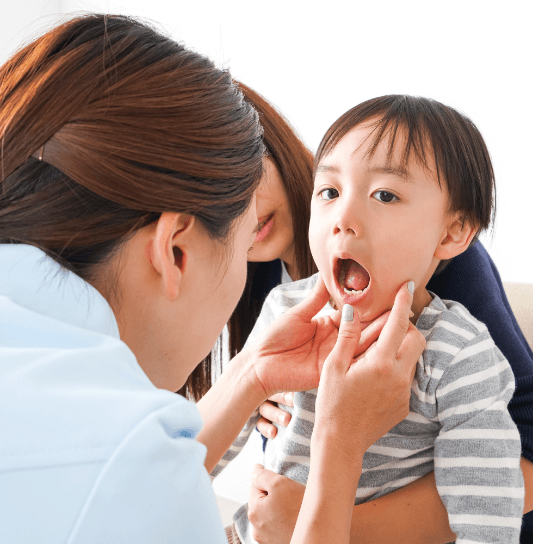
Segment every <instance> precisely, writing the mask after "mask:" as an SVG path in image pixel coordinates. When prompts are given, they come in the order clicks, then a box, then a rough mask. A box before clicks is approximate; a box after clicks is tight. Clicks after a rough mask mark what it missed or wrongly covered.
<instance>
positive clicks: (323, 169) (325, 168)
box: [316, 164, 339, 174]
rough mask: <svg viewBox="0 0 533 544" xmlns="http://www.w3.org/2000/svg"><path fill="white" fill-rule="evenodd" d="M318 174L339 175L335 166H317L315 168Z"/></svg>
mask: <svg viewBox="0 0 533 544" xmlns="http://www.w3.org/2000/svg"><path fill="white" fill-rule="evenodd" d="M316 171H317V173H318V172H336V173H337V174H338V173H339V169H338V168H337V167H336V166H330V165H329V164H319V165H318V166H317V168H316Z"/></svg>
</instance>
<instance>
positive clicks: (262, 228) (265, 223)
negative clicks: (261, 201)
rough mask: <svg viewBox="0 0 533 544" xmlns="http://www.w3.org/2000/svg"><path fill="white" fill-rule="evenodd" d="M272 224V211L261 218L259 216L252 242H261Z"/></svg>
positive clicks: (268, 232)
mask: <svg viewBox="0 0 533 544" xmlns="http://www.w3.org/2000/svg"><path fill="white" fill-rule="evenodd" d="M273 225H274V213H271V214H270V215H265V216H263V217H261V218H259V223H258V226H257V234H256V235H255V240H254V244H256V243H259V242H262V241H263V240H264V239H265V238H266V237H267V236H268V235H269V234H270V231H271V230H272V226H273Z"/></svg>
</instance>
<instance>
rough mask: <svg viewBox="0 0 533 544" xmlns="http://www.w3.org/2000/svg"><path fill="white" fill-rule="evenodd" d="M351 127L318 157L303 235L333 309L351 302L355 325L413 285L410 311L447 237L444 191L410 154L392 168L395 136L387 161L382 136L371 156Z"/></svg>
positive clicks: (418, 303) (398, 151) (398, 147)
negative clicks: (406, 160)
mask: <svg viewBox="0 0 533 544" xmlns="http://www.w3.org/2000/svg"><path fill="white" fill-rule="evenodd" d="M370 132H371V128H370V127H369V126H368V125H366V124H363V125H359V126H357V127H355V128H354V129H352V130H351V131H350V132H349V133H348V134H346V135H345V136H344V137H343V138H342V139H341V140H340V141H339V142H338V144H337V145H336V146H335V147H334V148H333V149H332V150H331V151H330V153H329V154H328V155H325V156H324V157H322V160H321V161H320V164H319V166H318V169H317V174H316V177H315V187H314V192H313V200H312V204H311V223H310V226H309V240H310V245H311V251H312V254H313V257H314V259H315V262H316V264H317V266H318V269H319V271H320V273H321V275H322V277H323V278H324V282H325V284H326V286H327V288H328V290H329V292H330V294H331V296H332V298H333V299H334V301H335V303H336V304H337V307H339V308H341V307H342V306H343V305H344V304H351V305H353V306H354V307H355V308H356V309H357V312H358V314H359V318H360V319H361V322H362V324H363V325H364V324H365V323H367V322H370V321H372V320H374V319H375V318H377V317H378V316H380V315H381V314H382V313H383V312H385V311H387V310H389V309H390V308H392V304H393V302H394V297H395V294H396V293H397V291H398V289H399V288H400V286H401V285H402V284H403V283H404V282H406V281H409V280H412V281H414V282H415V286H416V290H415V297H414V302H413V311H414V312H415V314H416V315H418V314H419V313H420V312H421V311H422V309H423V307H424V306H426V305H427V303H428V302H429V300H428V297H429V295H428V293H427V291H426V289H425V286H426V284H427V282H428V281H429V279H430V277H431V276H432V274H433V272H434V270H435V268H436V267H437V265H438V263H439V259H437V258H436V257H435V256H434V253H435V251H436V249H437V247H438V246H439V244H440V243H441V241H442V240H443V239H445V238H446V236H447V226H448V225H449V223H450V221H451V218H450V216H449V215H448V214H447V213H446V211H447V208H448V193H447V191H446V189H445V187H444V184H443V187H442V189H441V188H440V187H439V184H438V181H437V178H436V175H434V171H435V170H434V168H431V171H428V170H427V169H425V168H424V166H422V165H421V164H419V163H418V161H417V160H416V159H415V157H414V153H411V156H410V160H409V163H408V165H407V166H408V168H407V172H400V171H399V165H400V159H401V155H402V152H403V144H404V140H403V137H400V138H398V136H397V138H396V143H395V148H394V153H393V156H392V158H391V160H390V162H389V163H387V149H388V138H387V137H385V138H384V139H383V140H382V142H381V143H380V145H379V147H378V149H377V150H376V152H375V153H374V155H373V156H372V158H371V159H368V157H365V153H366V152H367V150H368V146H369V145H370V142H371V141H372V139H373V137H370V138H369V139H368V140H367V141H365V138H366V137H367V136H368V135H369V134H370Z"/></svg>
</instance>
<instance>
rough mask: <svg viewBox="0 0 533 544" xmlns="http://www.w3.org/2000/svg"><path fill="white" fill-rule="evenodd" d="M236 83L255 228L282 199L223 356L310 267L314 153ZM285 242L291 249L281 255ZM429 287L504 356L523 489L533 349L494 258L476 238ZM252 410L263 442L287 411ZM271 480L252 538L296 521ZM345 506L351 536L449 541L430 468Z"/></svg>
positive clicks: (530, 530)
mask: <svg viewBox="0 0 533 544" xmlns="http://www.w3.org/2000/svg"><path fill="white" fill-rule="evenodd" d="M239 85H240V88H241V89H242V90H243V92H244V95H245V98H246V100H247V101H249V102H250V103H251V104H252V105H253V106H254V107H255V108H256V110H257V111H258V113H259V118H260V122H261V123H262V125H263V127H264V142H265V146H266V147H267V150H268V158H269V159H270V161H271V166H270V168H268V167H267V169H266V174H265V176H264V178H263V181H262V183H261V185H260V187H259V189H258V191H257V209H258V216H259V220H260V226H263V229H264V230H267V227H268V219H272V218H271V217H270V214H271V212H272V204H271V202H277V203H279V202H281V203H282V204H285V208H286V209H290V213H288V214H285V215H284V216H282V218H281V221H279V222H278V225H279V223H281V228H280V229H279V230H278V231H276V230H275V226H277V225H276V221H275V215H274V221H273V223H274V227H273V228H271V229H269V230H268V232H267V233H266V235H264V236H260V235H258V237H257V238H256V241H255V243H254V245H253V249H252V250H251V252H250V254H249V261H255V262H249V263H248V271H249V272H248V279H247V283H246V287H245V291H244V294H243V297H242V298H241V300H240V301H239V304H238V306H237V309H236V310H235V312H234V314H233V315H232V317H231V319H230V323H229V328H230V346H231V350H232V355H235V354H236V353H238V352H239V351H240V349H242V347H243V346H244V344H245V342H246V338H247V337H248V335H249V334H250V331H251V329H252V328H253V325H254V324H255V321H256V320H257V317H258V316H259V312H260V310H261V307H262V304H263V302H264V300H265V298H266V295H267V294H268V293H269V292H270V290H271V289H272V288H274V287H275V286H277V285H279V284H280V283H286V282H289V281H296V280H298V279H302V278H305V277H308V276H310V275H312V274H314V273H315V272H316V267H315V264H314V262H313V260H312V256H311V252H310V248H309V240H308V225H309V217H310V207H309V205H308V203H309V202H310V201H311V195H312V188H313V178H312V171H313V157H312V155H311V153H310V151H309V150H308V149H307V148H306V147H305V146H304V145H303V143H302V142H301V141H300V140H299V138H298V136H297V135H296V133H295V131H294V130H293V129H292V127H291V126H290V125H289V123H288V122H287V121H286V120H285V119H284V118H283V116H282V115H281V114H280V113H279V112H278V111H276V109H275V108H274V107H273V106H272V105H271V104H269V103H268V101H267V100H266V99H265V98H264V97H262V96H261V95H260V94H258V93H257V92H255V91H253V90H252V89H250V88H249V87H246V86H245V85H243V84H242V83H240V84H239ZM291 165H292V167H291ZM274 207H275V206H274ZM261 210H264V212H262V211H261ZM280 215H281V214H280ZM295 217H297V218H298V220H299V222H298V224H296V223H294V224H293V218H295ZM261 219H263V221H262V222H261ZM265 220H266V221H265ZM287 248H290V249H291V251H287ZM294 255H299V256H300V259H299V260H297V259H295V258H294ZM428 289H430V290H431V291H433V292H435V293H436V294H437V295H439V296H440V297H441V298H443V299H450V300H456V301H459V302H461V303H462V304H464V305H465V306H466V307H467V308H468V309H469V310H470V312H471V313H472V314H473V315H474V316H475V317H476V318H477V319H479V320H480V321H482V322H484V323H485V324H486V325H487V326H488V328H489V331H490V333H491V336H492V337H493V338H494V340H495V342H496V344H497V345H498V347H499V348H500V349H501V351H502V352H503V353H504V355H505V356H506V358H507V360H508V361H509V362H510V364H511V367H512V369H513V372H514V374H515V379H516V386H517V387H516V391H515V395H514V397H513V399H512V400H511V403H510V405H509V411H510V413H511V415H512V417H513V419H514V421H515V423H516V425H517V426H518V428H519V430H520V433H521V439H522V447H523V458H522V470H523V472H524V478H525V481H526V486H527V487H528V488H531V486H532V485H533V463H532V461H533V440H532V436H533V434H532V431H531V429H532V426H533V420H532V418H531V415H530V408H529V407H530V405H531V401H532V399H533V385H532V384H533V379H532V376H533V354H532V352H531V349H530V347H529V346H528V344H527V342H526V340H525V338H524V336H523V334H522V332H521V330H520V328H519V326H518V324H517V322H516V319H515V317H514V315H513V312H512V310H511V308H510V306H509V303H508V301H507V298H506V295H505V291H504V288H503V285H502V282H501V279H500V277H499V274H498V271H497V269H496V267H495V265H494V263H493V262H492V260H491V258H490V256H489V255H488V253H487V251H486V250H485V248H484V247H483V246H482V245H481V243H480V242H477V243H475V244H474V245H473V246H472V247H471V248H470V249H468V250H467V251H466V252H465V253H464V254H462V255H460V256H458V257H456V258H455V259H454V260H453V261H452V262H451V263H450V264H449V265H448V266H447V267H445V268H444V269H443V270H442V271H441V272H440V273H438V274H436V275H435V276H434V277H433V278H432V279H431V281H430V283H429V284H428ZM271 400H272V401H277V402H279V403H281V404H288V405H290V402H288V401H287V400H284V395H283V394H282V393H281V394H278V395H275V396H274V397H273V398H272V399H271ZM259 411H260V413H261V414H262V417H261V418H260V419H259V421H258V422H257V428H258V429H259V430H260V431H261V433H262V434H263V435H264V437H263V447H264V444H265V443H266V438H265V437H269V438H272V437H274V436H276V433H277V428H276V427H275V426H274V425H273V424H272V423H271V421H275V422H276V424H279V425H282V426H287V425H288V424H289V422H290V418H291V416H290V414H289V413H287V412H286V411H285V410H282V409H281V408H278V407H277V406H276V404H275V402H274V403H272V402H265V403H264V404H262V405H261V406H260V408H259ZM217 473H218V472H217ZM274 481H275V482H276V485H277V488H276V491H275V492H272V493H271V494H270V496H266V497H265V496H263V494H261V500H260V501H257V502H256V503H254V505H255V504H257V509H258V511H257V512H256V514H257V516H259V518H260V519H261V520H262V521H261V526H262V527H263V528H267V527H268V530H267V531H266V534H268V532H269V531H270V532H271V534H272V538H273V539H272V540H269V539H266V540H261V542H276V543H277V542H278V541H281V540H280V538H281V537H280V534H282V533H285V534H286V533H287V531H286V530H285V529H284V528H283V525H290V523H291V521H290V520H291V519H295V517H294V515H295V513H296V514H297V512H298V510H299V504H300V503H299V500H300V499H299V497H301V493H302V490H301V489H299V488H298V486H299V484H295V483H294V482H291V481H289V480H287V479H286V478H283V477H281V476H277V475H272V482H274ZM262 491H266V490H262ZM529 497H530V495H529V494H527V495H526V508H525V511H526V512H528V511H529V510H531V509H532V508H533V501H531V500H529V499H528V498H529ZM295 505H296V506H295ZM375 506H377V508H376V507H375ZM421 509H424V511H425V512H426V517H427V519H432V520H433V523H431V524H425V525H424V526H421V525H420V524H419V523H416V521H417V518H418V517H419V516H420V512H421ZM354 511H355V512H357V511H359V512H360V515H357V516H356V519H357V520H358V521H357V524H356V525H355V524H354V536H353V538H354V541H357V542H365V541H372V542H388V541H389V539H390V538H391V536H392V535H396V536H398V537H401V536H402V535H405V538H410V539H412V541H413V542H415V541H416V537H417V535H416V534H414V533H413V529H415V528H416V529H417V530H420V531H421V532H422V533H423V534H421V535H420V541H421V542H424V541H426V540H427V538H434V539H435V541H439V540H438V539H439V538H440V539H441V541H442V542H447V541H448V540H450V538H452V537H453V533H451V532H450V528H449V524H448V517H447V513H446V510H445V508H444V506H443V505H442V502H441V500H440V498H439V496H438V493H437V488H436V485H435V481H434V476H433V473H431V474H429V475H427V476H425V477H424V478H421V479H420V480H419V481H417V482H414V483H413V484H410V485H409V486H406V487H405V488H403V489H401V490H399V491H397V492H395V493H392V494H390V495H389V496H386V497H382V498H380V499H377V500H376V501H373V502H372V503H368V504H364V505H360V506H357V507H355V509H354ZM363 513H364V515H362V514H363ZM274 520H275V522H274ZM361 520H364V523H363V522H361ZM385 522H387V523H385ZM378 535H380V536H378ZM532 537H533V514H528V515H526V516H525V517H524V524H523V528H522V540H523V541H524V542H527V541H528V539H530V538H532ZM365 538H366V539H368V540H365ZM380 538H381V540H380ZM424 539H425V540H424Z"/></svg>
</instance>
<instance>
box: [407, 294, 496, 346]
mask: <svg viewBox="0 0 533 544" xmlns="http://www.w3.org/2000/svg"><path fill="white" fill-rule="evenodd" d="M430 294H431V295H432V297H433V300H432V301H431V303H430V304H429V306H427V307H426V308H424V310H423V312H422V313H421V314H420V317H419V318H418V321H417V323H416V327H417V329H418V330H419V331H420V332H422V334H424V336H426V340H427V337H428V335H431V336H432V337H434V336H439V337H443V338H450V337H456V338H458V339H459V341H460V342H461V343H465V344H466V343H469V342H470V341H472V340H474V338H477V337H480V336H490V335H489V332H488V329H487V326H486V325H485V324H484V323H482V322H481V321H479V320H478V319H476V318H475V317H474V316H473V315H472V314H471V313H470V312H469V311H468V310H467V308H466V307H465V306H463V305H462V304H461V303H459V302H455V301H454V300H443V299H441V298H440V297H438V296H437V295H435V294H434V293H430Z"/></svg>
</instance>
